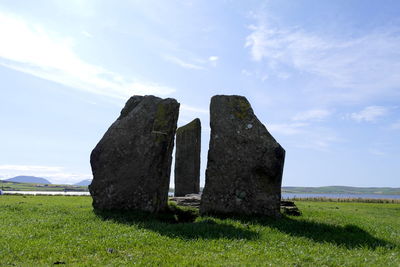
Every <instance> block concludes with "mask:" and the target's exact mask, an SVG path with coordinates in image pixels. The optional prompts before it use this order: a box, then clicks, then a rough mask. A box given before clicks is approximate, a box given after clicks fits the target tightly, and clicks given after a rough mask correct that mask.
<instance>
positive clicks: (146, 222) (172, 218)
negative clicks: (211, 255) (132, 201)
mask: <svg viewBox="0 0 400 267" xmlns="http://www.w3.org/2000/svg"><path fill="white" fill-rule="evenodd" d="M94 212H95V214H96V215H97V216H98V217H100V218H101V219H102V220H112V221H115V222H117V223H123V224H126V225H136V226H138V227H141V228H144V229H148V230H151V231H154V232H158V233H160V234H161V235H164V236H168V237H172V238H182V239H198V238H203V239H220V238H226V239H247V240H254V239H258V238H259V237H260V236H259V234H258V233H257V232H254V231H251V230H249V229H242V228H239V227H236V226H233V225H230V224H225V223H220V222H215V221H214V220H212V219H210V220H202V221H195V220H196V218H197V217H198V210H194V209H187V210H182V209H179V208H174V207H173V208H172V209H171V210H170V211H168V212H165V213H160V214H150V213H145V212H139V211H137V212H118V211H94Z"/></svg>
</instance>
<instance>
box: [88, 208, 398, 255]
mask: <svg viewBox="0 0 400 267" xmlns="http://www.w3.org/2000/svg"><path fill="white" fill-rule="evenodd" d="M95 213H96V215H97V216H98V217H100V218H101V219H103V220H113V221H115V222H118V223H123V224H127V225H137V226H139V227H142V228H145V229H149V230H152V231H155V232H158V233H160V234H161V235H165V236H168V237H176V238H182V239H197V238H203V239H219V238H227V239H247V240H254V239H259V238H260V234H259V233H258V232H255V231H252V230H251V227H249V225H261V226H266V227H269V228H273V229H277V230H278V231H280V232H282V233H286V234H289V235H291V236H295V237H305V238H308V239H310V240H312V241H314V242H318V243H332V244H335V245H338V246H344V247H346V248H348V249H354V248H360V247H365V248H369V249H375V248H377V247H386V248H395V244H393V243H390V242H387V241H385V240H382V239H379V238H376V237H374V236H372V235H371V234H370V233H368V232H367V231H365V230H363V229H362V228H360V227H358V226H356V225H346V226H339V225H332V224H326V223H320V222H314V221H308V220H304V219H301V218H297V219H292V218H291V217H288V216H283V217H282V218H281V219H274V218H269V217H258V216H251V217H250V216H235V215H223V216H217V215H213V216H208V218H209V219H207V218H205V219H203V220H201V221H196V218H197V217H198V216H199V214H198V210H197V209H185V208H184V209H182V208H181V207H177V206H170V210H169V211H168V212H165V213H160V214H150V213H144V212H114V211H113V212H111V211H107V212H105V211H95ZM228 218H229V219H232V220H236V221H239V222H241V224H242V225H243V227H237V226H233V225H231V224H229V222H226V223H225V222H224V220H223V219H228ZM215 219H220V220H218V221H216V220H215ZM221 219H222V220H221Z"/></svg>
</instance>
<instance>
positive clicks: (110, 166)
mask: <svg viewBox="0 0 400 267" xmlns="http://www.w3.org/2000/svg"><path fill="white" fill-rule="evenodd" d="M178 113H179V103H178V102H177V101H176V100H175V99H171V98H167V99H161V98H158V97H155V96H133V97H131V98H130V99H129V100H128V102H127V103H126V105H125V107H124V108H123V109H122V111H121V115H120V116H119V118H118V119H117V120H116V121H115V122H114V123H113V124H112V125H111V126H110V128H109V129H108V130H107V132H106V133H105V134H104V136H103V138H102V139H101V140H100V142H99V143H98V144H97V146H96V147H95V148H94V150H93V151H92V154H91V156H90V164H91V165H92V172H93V181H92V184H91V185H90V186H89V190H90V194H91V195H92V198H93V207H94V208H95V209H98V210H143V211H149V212H158V211H161V210H164V209H166V208H167V202H168V190H169V179H170V172H171V161H172V149H173V146H174V136H175V131H176V123H177V120H178Z"/></svg>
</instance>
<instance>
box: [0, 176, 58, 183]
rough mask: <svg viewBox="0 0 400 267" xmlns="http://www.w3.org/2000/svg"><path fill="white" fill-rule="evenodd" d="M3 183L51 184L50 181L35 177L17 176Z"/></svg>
mask: <svg viewBox="0 0 400 267" xmlns="http://www.w3.org/2000/svg"><path fill="white" fill-rule="evenodd" d="M3 181H8V182H14V183H32V184H51V183H50V181H49V180H47V179H45V178H41V177H35V176H16V177H14V178H9V179H5V180H3Z"/></svg>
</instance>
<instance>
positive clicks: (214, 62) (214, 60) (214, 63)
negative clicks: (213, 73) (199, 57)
mask: <svg viewBox="0 0 400 267" xmlns="http://www.w3.org/2000/svg"><path fill="white" fill-rule="evenodd" d="M218 60H219V57H217V56H210V57H209V58H208V61H209V62H210V64H211V66H213V67H216V66H217V62H218Z"/></svg>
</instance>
